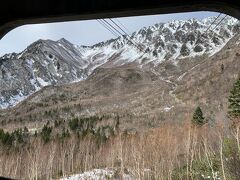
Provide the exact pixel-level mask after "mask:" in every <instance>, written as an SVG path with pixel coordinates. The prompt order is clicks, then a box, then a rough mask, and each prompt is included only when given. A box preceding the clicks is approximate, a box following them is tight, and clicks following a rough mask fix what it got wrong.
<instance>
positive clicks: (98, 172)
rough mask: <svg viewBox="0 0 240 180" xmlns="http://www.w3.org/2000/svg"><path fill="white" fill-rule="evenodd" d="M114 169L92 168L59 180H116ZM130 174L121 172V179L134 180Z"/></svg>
mask: <svg viewBox="0 0 240 180" xmlns="http://www.w3.org/2000/svg"><path fill="white" fill-rule="evenodd" d="M115 172H116V170H111V169H93V170H91V171H87V172H83V173H81V174H74V175H70V176H67V177H64V178H62V179H60V180H108V179H111V180H117V179H119V178H117V177H115ZM135 179H136V178H134V177H133V176H131V175H128V174H123V180H135Z"/></svg>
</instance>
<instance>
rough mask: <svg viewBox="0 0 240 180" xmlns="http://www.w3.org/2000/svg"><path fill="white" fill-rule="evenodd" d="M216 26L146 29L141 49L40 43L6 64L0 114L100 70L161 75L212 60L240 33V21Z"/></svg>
mask: <svg viewBox="0 0 240 180" xmlns="http://www.w3.org/2000/svg"><path fill="white" fill-rule="evenodd" d="M213 21H214V17H211V18H206V19H203V20H196V19H190V20H182V21H171V22H168V23H159V24H155V25H154V26H150V27H145V28H142V29H140V30H139V31H137V32H134V33H132V34H130V37H131V40H132V41H134V42H136V44H138V45H137V46H138V47H136V46H133V44H131V43H129V40H127V38H126V37H123V36H121V37H118V38H117V39H111V40H108V41H106V42H101V43H98V44H96V45H93V46H77V45H73V44H72V43H70V42H69V41H67V40H66V39H60V40H58V41H52V40H38V41H36V42H34V43H33V44H31V45H30V46H28V47H27V48H26V49H25V50H24V51H23V52H21V53H19V54H17V53H12V54H7V55H4V56H3V57H1V58H0V87H1V90H0V108H2V109H5V108H8V107H12V106H15V105H16V104H17V103H19V102H21V101H22V100H24V99H25V98H27V97H28V96H29V95H31V94H33V93H35V92H36V91H38V90H40V89H42V88H43V87H45V86H48V85H62V84H68V83H71V82H76V81H82V80H84V79H86V78H88V77H89V75H91V74H92V72H94V70H95V69H96V68H99V67H103V68H113V67H114V68H115V67H119V66H124V65H128V64H134V65H135V66H137V67H139V68H149V67H153V68H152V69H151V70H152V71H154V72H156V71H158V70H159V67H161V64H163V63H166V62H168V61H169V62H171V63H172V64H173V65H174V66H178V62H179V61H180V60H182V59H189V58H195V57H202V56H212V55H213V54H215V53H216V52H218V51H219V50H221V49H222V48H223V47H224V46H225V45H226V43H227V42H228V41H229V40H230V39H231V38H233V37H234V36H235V34H236V33H237V32H238V30H239V21H238V20H236V19H234V18H231V17H228V18H226V19H225V20H224V21H223V22H222V23H221V25H219V26H218V27H217V28H216V29H214V30H213V31H212V30H209V31H207V32H206V30H207V28H208V27H209V25H210V24H211V23H212V22H213ZM217 23H218V21H217V22H215V24H217ZM215 24H214V25H215ZM214 25H213V27H214ZM139 49H141V51H140V50H139ZM155 74H156V73H155Z"/></svg>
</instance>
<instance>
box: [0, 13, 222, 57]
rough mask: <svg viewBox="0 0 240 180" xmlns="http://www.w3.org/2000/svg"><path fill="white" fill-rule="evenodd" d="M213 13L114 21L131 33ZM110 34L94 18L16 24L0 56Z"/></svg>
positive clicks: (0, 47) (99, 38)
mask: <svg viewBox="0 0 240 180" xmlns="http://www.w3.org/2000/svg"><path fill="white" fill-rule="evenodd" d="M218 14H219V13H216V12H206V11H201V12H191V13H175V14H165V15H151V16H135V17H126V18H118V20H119V21H120V22H121V23H122V24H123V25H124V26H126V27H127V28H128V30H129V31H131V32H134V31H136V30H139V29H140V28H142V27H144V26H151V25H154V24H155V23H160V22H167V21H171V20H184V19H190V18H196V19H203V18H206V17H209V16H216V15H218ZM112 37H113V35H112V34H111V33H110V32H109V31H107V30H106V29H105V28H104V27H102V26H101V25H100V24H99V23H98V22H97V21H96V20H88V21H71V22H63V23H48V24H36V25H24V26H20V27H18V28H16V29H14V30H12V31H10V32H9V33H8V34H7V35H5V36H4V37H3V38H2V39H1V40H0V56H2V55H4V54H6V53H12V52H17V53H18V52H21V51H23V50H24V49H25V48H26V47H27V46H28V45H30V44H31V43H33V42H34V41H36V40H38V39H52V40H58V39H61V38H65V39H67V40H69V41H70V42H72V43H73V44H77V45H93V44H95V43H98V42H100V41H104V40H107V39H110V38H112Z"/></svg>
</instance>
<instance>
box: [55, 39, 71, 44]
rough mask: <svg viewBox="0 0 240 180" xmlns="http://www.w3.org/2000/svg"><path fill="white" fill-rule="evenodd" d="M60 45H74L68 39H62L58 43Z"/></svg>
mask: <svg viewBox="0 0 240 180" xmlns="http://www.w3.org/2000/svg"><path fill="white" fill-rule="evenodd" d="M57 42H58V43H63V44H72V43H71V42H70V41H68V40H67V39H65V38H61V39H59V40H58V41H57Z"/></svg>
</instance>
